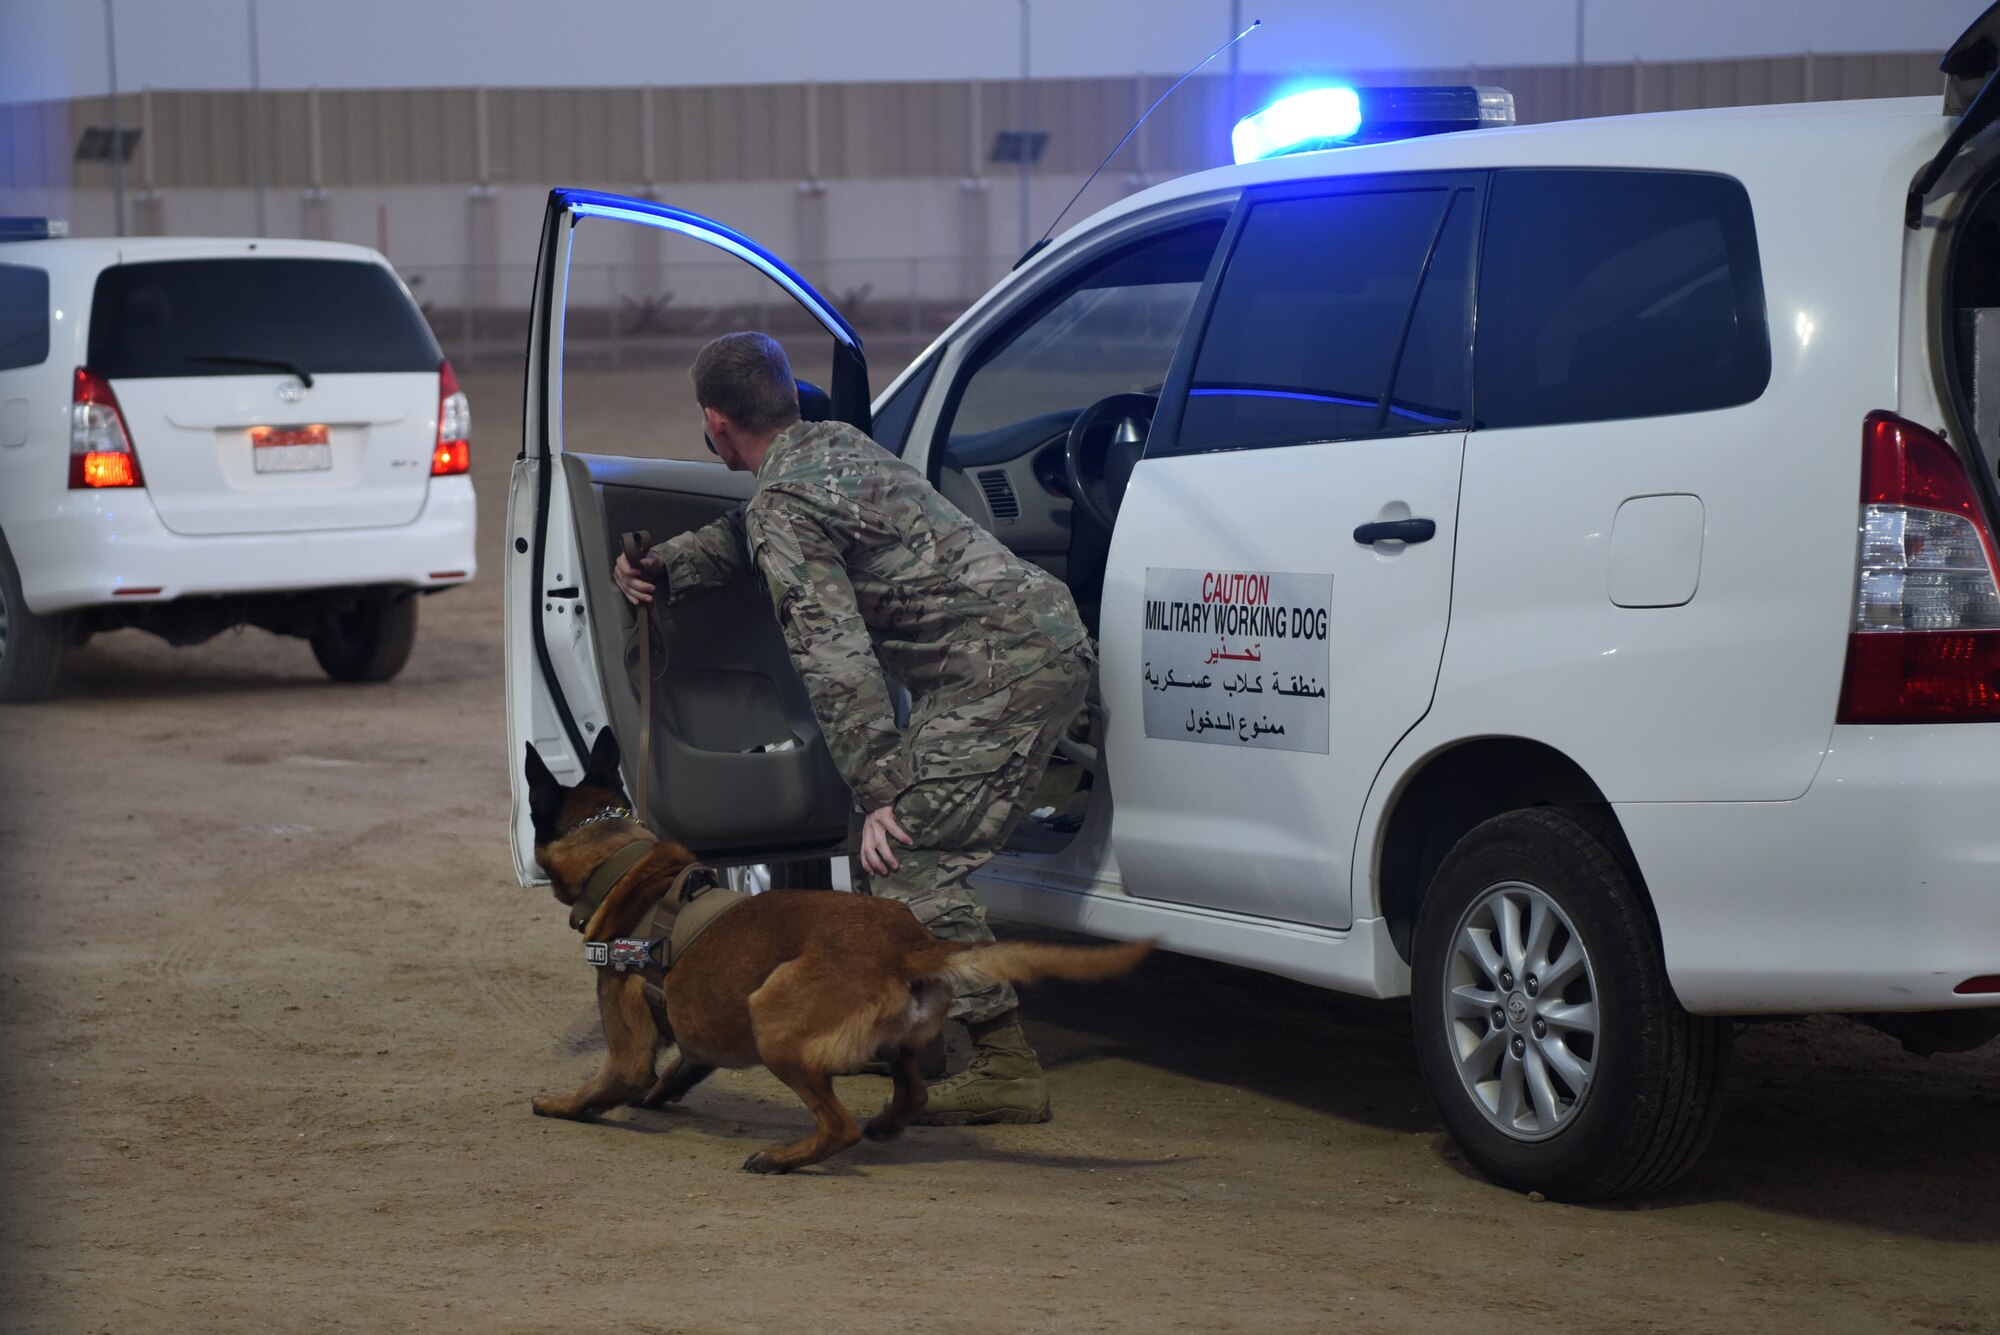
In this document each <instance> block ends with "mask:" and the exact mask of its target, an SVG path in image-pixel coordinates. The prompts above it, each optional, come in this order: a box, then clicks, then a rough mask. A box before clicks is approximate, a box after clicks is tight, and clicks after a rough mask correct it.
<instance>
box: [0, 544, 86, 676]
mask: <svg viewBox="0 0 2000 1335" xmlns="http://www.w3.org/2000/svg"><path fill="white" fill-rule="evenodd" d="M71 620H72V618H70V617H67V616H62V615H56V616H37V615H35V614H34V613H33V612H30V611H29V610H28V603H27V600H26V599H25V598H23V597H22V596H21V572H20V571H18V570H16V569H15V568H14V553H13V552H11V551H9V550H8V548H7V542H6V539H4V538H0V704H9V705H19V704H27V703H29V702H30V701H34V700H40V699H42V698H43V697H45V696H47V695H48V693H49V692H50V691H52V690H54V689H55V685H56V678H57V677H58V676H60V675H61V674H62V656H63V642H64V641H66V640H67V639H68V638H69V633H70V631H69V628H70V622H71Z"/></svg>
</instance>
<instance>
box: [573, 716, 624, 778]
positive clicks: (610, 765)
mask: <svg viewBox="0 0 2000 1335" xmlns="http://www.w3.org/2000/svg"><path fill="white" fill-rule="evenodd" d="M618 759H619V756H618V739H617V738H616V737H614V736H612V735H611V729H610V728H599V729H598V730H597V740H596V741H594V742H592V743H591V744H590V765H589V767H588V768H587V769H586V770H585V771H584V775H583V781H584V782H585V783H590V784H596V785H597V786H598V787H599V788H609V789H611V790H612V791H613V792H619V793H622V792H624V791H625V784H624V781H623V780H621V779H620V778H619V777H618Z"/></svg>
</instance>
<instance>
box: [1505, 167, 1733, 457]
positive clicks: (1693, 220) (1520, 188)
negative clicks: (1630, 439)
mask: <svg viewBox="0 0 2000 1335" xmlns="http://www.w3.org/2000/svg"><path fill="white" fill-rule="evenodd" d="M1480 270H1481V274H1482V277H1481V280H1480V290H1479V338H1478V346H1477V347H1476V349H1475V352H1474V364H1475V366H1476V368H1477V369H1476V377H1475V404H1474V410H1475V412H1476V413H1477V416H1478V422H1479V425H1480V426H1484V427H1506V426H1529V425H1536V424H1548V423H1557V422H1588V421H1605V420H1610V419H1615V418H1623V417H1654V416H1663V415H1666V414H1671V413H1692V412H1703V411H1706V410H1709V409H1714V408H1727V407H1731V406H1734V405H1736V404H1739V403H1748V402H1749V401H1750V400H1752V399H1754V398H1756V397H1757V396H1758V395H1759V394H1761V393H1763V391H1764V385H1765V383H1766V382H1767V381H1768V380H1769V379H1770V369H1771V345H1770V335H1769V331H1768V329H1767V326H1766V322H1765V318H1764V288H1763V278H1762V275H1761V273H1760V271H1759V268H1758V263H1757V239H1756V230H1755V227H1754V226H1753V224H1752V221H1751V216H1750V200H1749V197H1748V196H1747V195H1746V194H1745V193H1744V190H1743V187H1742V185H1741V184H1739V183H1738V182H1736V181H1733V180H1731V179H1729V178H1728V177H1724V176H1712V175H1707V174H1697V173H1690V172H1657V171H1577V170H1570V171H1503V172H1498V173H1496V174H1495V176H1494V181H1493V193H1492V200H1491V203H1490V205H1489V207H1488V214H1487V221H1486V241H1485V250H1484V254H1483V256H1482V260H1481V265H1480Z"/></svg>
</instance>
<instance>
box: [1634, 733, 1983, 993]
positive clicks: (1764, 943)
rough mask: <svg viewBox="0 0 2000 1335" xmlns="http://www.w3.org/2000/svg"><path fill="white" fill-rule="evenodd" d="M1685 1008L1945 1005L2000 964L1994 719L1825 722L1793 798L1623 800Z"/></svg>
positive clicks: (1675, 983) (1670, 970) (1673, 976)
mask: <svg viewBox="0 0 2000 1335" xmlns="http://www.w3.org/2000/svg"><path fill="white" fill-rule="evenodd" d="M1617 812H1618V817H1619V819H1620V821H1621V822H1623V824H1624V827H1625V832H1626V835H1627V837H1628V838H1629V839H1630V840H1631V843H1632V849H1633V852H1634V853H1635V854H1636V855H1637V856H1638V859H1639V866H1640V867H1641V869H1642V870H1643V871H1644V873H1645V876H1646V880H1647V884H1648V887H1649V888H1650V889H1651V891H1652V897H1653V903H1654V905H1655V907H1656V908H1657V910H1658V913H1659V918H1660V934H1661V937H1662V940H1663V941H1664V943H1665V946H1666V957H1667V972H1668V974H1669V975H1670V976H1671V978H1672V979H1673V984H1674V988H1675V990H1676V991H1677V992H1678V993H1679V995H1680V999H1681V1003H1682V1004H1683V1005H1685V1006H1686V1007H1688V1009H1690V1010H1693V1011H1697V1012H1703V1013H1708V1014H1741V1013H1759V1012H1761V1013H1804V1012H1809V1011H1910V1010H1951V1009H1960V1008H1975V1007H1991V1006H2000V996H1996V995H1993V994H1987V995H1983V996H1978V995H1961V994H1958V993H1955V992H1954V991H1953V990H1952V989H1953V988H1954V987H1956V986H1957V985H1958V984H1960V983H1961V982H1964V981H1965V980H1966V979H1968V978H1973V977H1977V976H1981V975H1987V974H2000V724H1957V725H1951V726H1938V727H1921V726H1852V727H1837V728H1835V729H1834V730H1833V737H1832V741H1831V749H1830V750H1829V751H1828V753H1827V756H1826V760H1825V763H1824V764H1823V765H1822V766H1821V768H1820V771H1819V774H1818V776H1817V777H1816V778H1815V779H1814V780H1813V784H1812V787H1811V788H1810V789H1808V790H1807V792H1806V793H1805V795H1804V796H1803V797H1800V798H1798V799H1796V800H1795V801H1790V802H1727V803H1701V802H1685V803H1672V802H1638V803H1626V804H1622V805H1619V806H1618V807H1617Z"/></svg>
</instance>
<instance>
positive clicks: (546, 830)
mask: <svg viewBox="0 0 2000 1335" xmlns="http://www.w3.org/2000/svg"><path fill="white" fill-rule="evenodd" d="M526 773H527V776H528V814H529V816H530V817H532V818H533V820H534V822H535V837H536V838H537V839H540V840H543V841H546V839H547V837H548V836H549V835H550V834H552V833H553V830H552V825H553V823H554V821H555V818H556V812H557V811H558V810H559V809H560V808H561V807H562V799H563V786H562V785H561V784H560V783H558V782H556V776H555V775H553V774H551V773H549V767H548V766H547V765H546V764H544V763H543V762H542V756H541V753H540V752H539V751H537V750H535V744H534V743H533V742H529V743H528V761H527V765H526Z"/></svg>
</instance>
